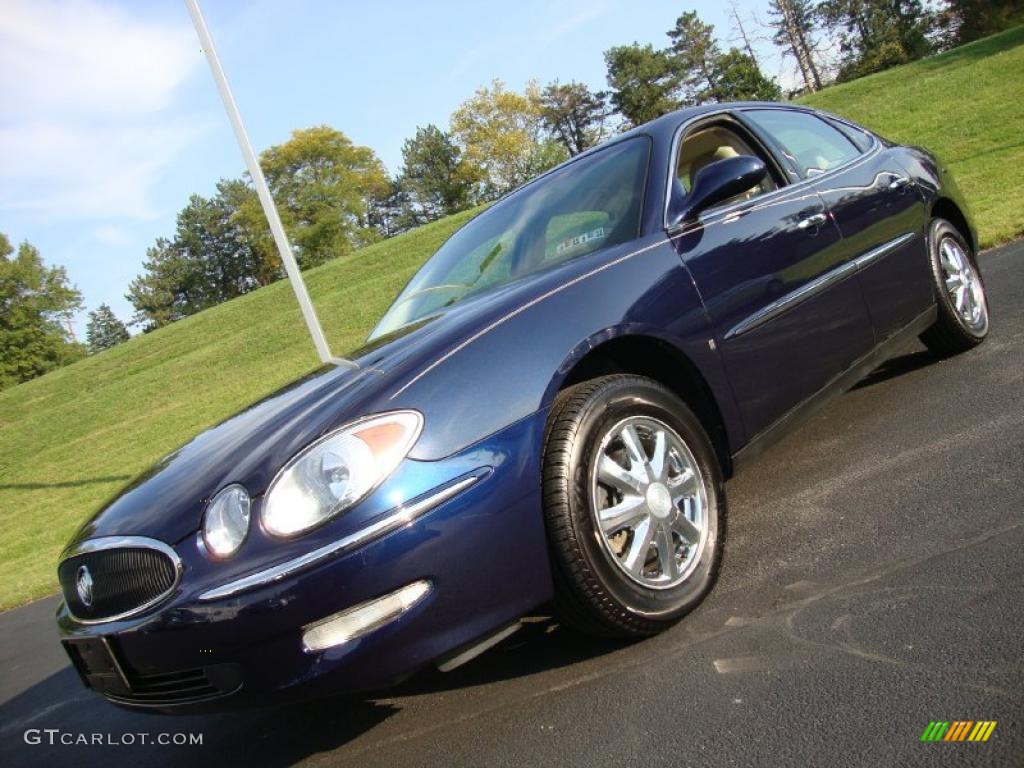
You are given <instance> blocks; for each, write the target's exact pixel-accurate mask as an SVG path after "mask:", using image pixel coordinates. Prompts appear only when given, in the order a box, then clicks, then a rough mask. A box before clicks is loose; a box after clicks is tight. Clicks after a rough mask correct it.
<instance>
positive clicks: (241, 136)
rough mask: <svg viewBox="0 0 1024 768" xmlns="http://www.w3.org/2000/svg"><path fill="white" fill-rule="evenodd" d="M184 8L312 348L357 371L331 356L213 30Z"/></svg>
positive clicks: (193, 6)
mask: <svg viewBox="0 0 1024 768" xmlns="http://www.w3.org/2000/svg"><path fill="white" fill-rule="evenodd" d="M185 5H186V6H188V12H189V14H190V15H191V16H192V24H193V25H194V26H195V28H196V34H198V35H199V42H200V44H201V45H202V46H203V53H205V54H206V61H207V62H208V63H209V65H210V71H211V72H213V79H214V81H215V82H216V83H217V91H218V92H219V93H220V98H221V101H223V102H224V109H225V110H226V111H227V113H228V119H229V120H230V121H231V127H232V128H233V129H234V131H235V138H236V139H237V140H238V146H239V148H240V149H241V150H242V156H243V157H244V158H245V165H246V168H247V169H248V171H249V176H250V177H251V178H252V183H253V186H255V187H256V194H257V196H258V197H259V199H260V203H261V204H262V206H263V213H264V214H265V215H266V217H267V223H268V224H270V231H271V232H272V233H273V235H274V242H275V243H277V251H278V253H279V254H280V255H281V261H282V262H284V270H285V272H286V273H287V274H288V280H289V282H290V283H291V284H292V290H293V291H295V299H296V300H297V301H298V302H299V309H301V310H302V317H303V319H304V320H305V321H306V327H307V328H308V329H309V335H310V336H311V337H312V339H313V346H314V347H316V352H317V354H318V355H319V356H320V360H321V362H324V363H332V364H334V365H337V366H341V367H343V368H358V367H359V366H358V365H356V364H355V363H354V362H352V361H351V360H346V359H345V358H343V357H334V356H333V355H332V354H331V349H330V347H329V346H328V345H327V339H326V337H325V336H324V329H323V328H322V327H321V326H320V320H319V318H318V317H317V316H316V310H315V309H314V308H313V303H312V302H311V301H310V299H309V291H307V290H306V283H305V282H304V281H303V279H302V273H301V272H300V270H299V265H298V264H297V263H296V261H295V256H294V254H292V247H291V245H290V244H289V242H288V235H287V234H286V233H285V231H284V226H283V225H282V224H281V217H280V216H279V215H278V213H277V206H276V205H274V198H272V197H271V196H270V188H269V187H267V180H266V179H265V178H263V169H262V168H260V164H259V161H258V160H257V159H256V154H255V153H254V152H253V150H252V144H250V143H249V136H248V134H246V132H245V126H244V125H243V124H242V116H241V114H239V112H238V106H237V105H236V104H235V98H234V96H232V95H231V88H230V87H228V79H227V77H226V76H225V74H224V68H223V67H222V66H221V65H220V59H219V58H217V51H216V49H215V48H214V47H213V38H212V37H210V30H209V29H207V27H206V21H205V20H204V19H203V14H202V11H200V10H199V3H198V0H185Z"/></svg>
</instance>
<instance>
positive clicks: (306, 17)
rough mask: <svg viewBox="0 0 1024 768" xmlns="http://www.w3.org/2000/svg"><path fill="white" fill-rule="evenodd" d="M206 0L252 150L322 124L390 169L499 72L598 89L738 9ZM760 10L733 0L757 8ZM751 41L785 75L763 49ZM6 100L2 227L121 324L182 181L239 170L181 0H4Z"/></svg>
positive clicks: (614, 3)
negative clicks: (419, 134) (685, 32)
mask: <svg viewBox="0 0 1024 768" xmlns="http://www.w3.org/2000/svg"><path fill="white" fill-rule="evenodd" d="M201 5H202V8H203V11H204V14H205V16H206V20H207V23H208V25H209V27H210V29H211V32H212V34H213V37H214V40H215V42H216V44H217V48H218V52H219V54H220V56H221V60H222V62H223V64H224V67H225V69H226V71H227V74H228V78H229V79H230V81H231V85H232V89H233V90H234V93H235V97H236V99H237V101H238V104H239V108H240V109H241V112H242V116H243V118H244V120H245V122H246V127H247V129H248V132H249V136H250V138H251V140H252V142H253V144H254V145H255V147H256V149H257V151H259V150H262V149H264V148H266V147H267V146H269V145H272V144H277V143H280V142H282V141H284V140H286V139H287V138H288V135H289V133H290V132H291V131H292V130H293V129H295V128H304V127H308V126H310V125H316V124H319V123H327V124H330V125H332V126H333V127H335V128H338V129H340V130H342V131H344V132H345V133H346V134H347V135H348V136H349V137H350V138H351V139H352V140H353V141H355V142H357V143H359V144H365V145H367V146H370V147H372V148H373V149H374V150H375V151H376V152H377V153H378V155H379V156H380V157H381V159H382V160H383V161H384V163H385V164H386V165H387V167H388V169H389V170H390V171H392V172H394V171H395V170H396V169H397V168H398V166H399V165H400V163H401V147H402V142H403V141H404V140H405V139H406V138H407V137H409V136H410V135H412V134H413V132H414V131H415V128H416V126H417V125H425V124H427V123H436V124H437V125H440V126H442V127H446V126H447V123H448V117H449V115H450V114H451V112H452V111H453V110H454V109H455V107H457V106H458V105H459V103H461V102H462V101H463V100H464V99H465V98H466V97H468V96H469V95H470V94H471V93H472V92H473V90H474V89H475V88H477V87H478V86H480V85H483V84H486V83H489V82H490V81H491V80H492V79H493V78H500V79H502V80H503V81H505V83H506V84H507V85H509V86H511V87H513V88H521V87H522V86H523V84H524V83H526V81H528V80H529V79H531V78H538V79H539V80H540V81H541V83H542V84H543V83H546V82H548V81H550V80H554V79H556V78H557V79H559V80H561V81H562V82H567V81H569V80H574V79H575V80H579V81H582V82H585V83H587V84H588V85H590V86H591V87H592V88H594V89H602V88H605V87H606V83H605V69H604V60H603V57H602V53H603V51H605V50H606V49H608V48H610V47H611V46H613V45H619V44H627V43H631V42H633V41H639V42H641V43H645V42H652V43H654V44H655V45H656V46H659V47H662V46H664V45H665V44H666V43H667V38H666V37H665V31H666V30H668V29H669V28H670V27H671V26H672V25H673V24H674V22H675V19H676V18H677V17H678V16H679V14H680V13H682V12H683V11H685V10H690V9H693V10H696V11H698V13H699V14H700V15H701V17H702V18H703V19H705V20H706V21H708V22H711V23H713V24H714V25H715V28H716V32H717V34H718V37H719V39H720V40H722V41H723V43H724V44H729V42H730V40H731V39H733V38H734V37H735V34H734V32H733V25H732V23H731V21H730V19H729V18H728V14H729V5H728V4H726V3H721V2H711V1H710V0H700V2H691V3H683V4H678V3H675V2H664V1H662V0H639V1H638V0H548V2H543V0H537V1H535V0H519V1H518V2H515V3H512V4H496V3H493V4H492V3H486V2H440V1H438V2H433V3H424V2H406V1H405V0H386V1H385V2H366V1H365V0H363V1H361V2H349V1H348V0H336V1H335V2H330V1H329V0H289V2H283V1H280V0H279V1H278V2H247V3H242V2H237V1H236V0H201ZM766 5H767V2H766V0H739V2H738V3H737V7H738V8H739V11H740V13H741V15H742V16H743V17H744V19H745V20H747V19H749V18H750V14H751V12H752V11H756V12H757V13H758V14H759V15H760V16H761V17H762V18H763V17H764V16H765V6H766ZM748 31H749V30H748ZM762 34H763V33H762ZM756 47H757V49H758V52H759V55H760V56H761V58H762V66H763V67H764V68H765V70H766V71H767V72H768V73H769V74H771V75H774V76H776V77H781V78H782V80H783V82H786V83H788V82H791V81H792V78H791V75H790V74H789V73H788V66H787V65H784V64H783V62H782V61H781V60H780V59H779V57H778V54H777V52H776V51H775V50H774V49H773V48H772V46H771V45H770V44H768V43H766V42H764V41H760V42H758V43H756ZM0 103H2V104H3V105H4V109H3V113H2V114H0V232H4V233H5V234H7V235H8V237H9V238H10V239H11V240H12V242H21V241H22V240H29V241H30V242H32V243H33V244H35V245H36V246H37V247H39V249H40V250H41V252H42V255H43V258H44V259H45V260H46V261H47V263H50V264H61V265H63V266H64V267H66V268H67V270H68V274H69V275H70V277H71V280H72V282H74V283H75V284H76V285H77V286H78V288H79V289H80V290H81V291H82V293H83V295H84V299H85V304H86V308H87V309H94V308H95V307H96V306H98V305H99V304H100V303H102V302H106V303H108V304H110V305H111V306H112V307H113V308H114V311H115V312H116V313H117V314H118V315H119V316H120V317H121V318H122V319H125V320H127V319H128V318H129V317H130V315H131V313H132V308H131V305H130V304H129V303H128V302H127V301H125V300H124V297H123V294H124V292H125V290H126V289H127V286H128V283H129V282H130V281H131V279H132V278H133V277H135V276H136V275H137V274H138V273H139V272H140V271H141V267H142V261H143V259H144V257H145V251H146V248H147V247H148V246H149V245H151V244H152V242H153V241H154V240H155V239H156V238H157V237H159V236H161V235H165V236H167V235H170V234H171V233H173V230H174V217H175V214H176V213H177V211H178V210H179V209H180V208H181V207H182V206H183V205H184V204H185V202H186V201H187V199H188V195H189V194H191V193H193V192H197V193H199V194H203V195H208V194H210V193H211V192H212V191H213V189H214V185H215V184H216V182H217V180H218V179H219V178H221V177H236V176H239V175H241V173H242V170H243V163H242V159H241V155H240V154H239V151H238V148H237V145H236V144H235V142H234V137H233V135H232V133H231V130H230V127H229V124H228V122H227V118H226V117H225V115H224V112H223V108H222V106H221V104H220V101H219V99H218V97H217V94H216V90H215V88H214V85H213V81H212V79H211V77H210V73H209V70H208V69H207V66H206V63H205V60H204V59H203V54H202V53H201V52H200V50H199V43H198V40H197V38H196V36H195V32H194V30H193V29H192V26H191V23H190V21H189V17H188V13H187V10H186V9H185V6H184V4H183V3H182V2H180V0H161V1H160V2H155V1H149V2H140V1H139V0H136V2H124V3H116V2H100V1H98V0H0ZM75 327H76V332H77V333H78V334H79V335H80V336H81V335H83V334H84V316H83V317H80V318H78V319H77V322H76V326H75Z"/></svg>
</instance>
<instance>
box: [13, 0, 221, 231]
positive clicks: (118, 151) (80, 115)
mask: <svg viewBox="0 0 1024 768" xmlns="http://www.w3.org/2000/svg"><path fill="white" fill-rule="evenodd" d="M129 8H131V6H129ZM139 8H141V6H139ZM201 62H202V57H201V55H200V54H199V43H198V41H197V40H196V38H195V33H194V32H193V31H192V30H191V28H190V26H189V24H188V19H187V16H186V15H185V14H184V13H182V14H180V16H178V17H177V18H176V19H175V20H174V21H173V22H166V21H154V20H148V19H139V18H135V17H134V16H132V15H129V13H128V12H126V11H125V10H122V9H121V8H117V7H112V6H101V5H99V4H97V3H95V2H87V1H85V0H69V1H68V2H53V1H52V0H33V1H31V2H25V1H24V0H14V2H7V3H5V5H4V8H3V12H2V14H0V72H3V78H2V79H0V101H2V103H3V104H4V111H3V116H2V117H0V158H2V161H0V190H2V191H0V207H2V208H4V209H7V210H12V211H33V212H36V213H38V214H41V215H45V216H48V217H52V218H69V217H70V218H75V217H99V218H119V217H133V218H145V217H149V216H152V215H154V211H153V210H152V206H151V203H150V192H151V190H152V188H153V186H154V184H156V183H157V182H158V180H159V179H160V178H161V175H162V173H163V171H164V170H166V168H167V166H168V165H169V164H170V162H171V161H172V160H173V157H174V155H175V154H176V153H178V152H180V151H181V150H182V149H183V148H184V147H185V146H186V145H187V144H189V143H190V142H191V141H193V140H194V139H195V138H196V137H197V136H198V135H200V134H201V133H202V132H203V131H204V130H205V128H206V127H207V126H206V125H205V124H204V123H203V122H200V121H196V120H194V119H189V118H188V117H186V116H180V117H177V118H175V117H169V116H168V115H167V114H166V112H167V109H168V107H170V106H171V105H172V104H173V100H174V98H175V96H176V94H177V91H178V90H179V88H180V87H181V85H182V84H183V83H184V81H185V80H186V79H187V78H188V77H189V75H190V74H191V73H192V71H193V69H194V68H195V67H196V66H197V65H198V64H200V63H201Z"/></svg>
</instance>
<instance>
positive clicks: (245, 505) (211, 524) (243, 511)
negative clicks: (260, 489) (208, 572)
mask: <svg viewBox="0 0 1024 768" xmlns="http://www.w3.org/2000/svg"><path fill="white" fill-rule="evenodd" d="M248 532H249V494H248V493H247V492H246V490H245V488H243V487H242V486H240V485H229V486H227V487H226V488H223V489H221V491H220V492H219V493H218V494H217V495H216V496H214V497H213V501H211V502H210V506H209V507H207V508H206V515H205V517H204V518H203V541H204V542H205V543H206V548H207V549H208V550H210V552H211V553H213V555H214V556H216V557H228V556H229V555H233V554H234V553H235V551H236V550H237V549H238V548H239V547H240V546H242V542H243V541H245V536H246V534H247V533H248Z"/></svg>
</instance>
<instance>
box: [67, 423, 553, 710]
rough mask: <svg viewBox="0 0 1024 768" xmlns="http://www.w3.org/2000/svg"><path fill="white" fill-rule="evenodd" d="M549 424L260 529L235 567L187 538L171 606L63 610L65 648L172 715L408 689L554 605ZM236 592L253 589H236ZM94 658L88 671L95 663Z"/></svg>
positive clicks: (118, 687)
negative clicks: (408, 681) (320, 515)
mask: <svg viewBox="0 0 1024 768" xmlns="http://www.w3.org/2000/svg"><path fill="white" fill-rule="evenodd" d="M542 429H543V418H542V417H541V416H540V415H539V414H538V415H535V416H533V417H530V418H527V419H524V420H523V421H521V422H518V423H516V424H514V425H512V426H510V427H508V428H506V429H505V430H503V431H502V432H499V433H497V434H496V435H493V436H491V437H490V438H487V439H486V440H484V441H483V442H481V443H479V444H477V445H476V446H473V447H471V448H469V449H467V450H466V451H463V452H461V453H460V454H457V455H455V456H452V457H449V458H448V459H444V460H441V461H436V462H416V461H411V460H407V461H406V462H405V463H404V464H403V466H402V467H401V468H400V469H399V471H397V472H396V473H395V474H394V475H393V476H392V478H390V479H389V480H388V482H386V483H385V484H384V485H382V486H381V487H380V488H378V489H377V490H376V491H375V492H374V493H373V494H372V495H371V497H370V498H368V499H367V500H366V501H365V502H364V503H363V504H361V505H360V507H359V509H358V510H353V511H352V512H351V513H349V514H348V515H344V516H342V518H340V519H338V520H336V521H332V523H330V524H328V525H327V526H324V528H323V529H321V530H319V531H316V532H314V533H313V534H310V535H309V536H306V537H300V539H298V540H296V541H293V542H288V543H287V544H282V543H281V542H274V541H269V540H266V541H264V540H263V539H264V538H265V537H264V536H263V535H262V534H261V533H258V532H257V531H256V530H255V529H254V531H253V532H252V533H251V534H250V537H249V540H247V541H246V543H245V544H244V545H243V547H242V549H241V550H240V552H239V554H238V555H237V556H236V557H235V558H233V559H232V560H231V561H229V562H227V563H214V562H212V561H210V559H209V558H208V557H206V555H205V554H204V553H203V551H202V545H201V542H200V541H199V539H198V537H197V536H195V535H191V536H189V537H187V538H186V539H183V540H182V541H180V542H178V543H177V544H176V545H175V550H176V552H177V553H178V555H179V556H180V557H181V560H182V562H183V564H184V574H183V576H182V578H181V582H180V584H179V586H178V589H177V591H176V593H175V594H174V595H172V597H171V598H170V599H169V600H167V601H165V602H164V603H162V604H161V605H159V606H158V607H157V608H155V609H153V610H150V611H149V612H147V613H145V614H142V615H140V616H135V617H132V618H130V619H126V620H121V621H116V622H107V623H103V624H92V625H86V624H82V623H80V622H77V621H76V620H75V619H74V618H73V617H72V616H71V615H70V614H69V613H68V611H67V608H66V606H64V605H63V604H61V606H60V607H59V609H58V613H57V623H58V628H59V631H60V636H61V639H62V640H63V641H64V642H65V645H66V646H68V647H69V653H70V654H71V656H72V659H73V660H75V661H76V667H77V668H78V669H79V671H80V672H81V673H83V676H85V677H86V678H87V684H89V685H90V686H91V687H93V688H97V689H98V690H100V692H101V693H103V694H104V695H105V696H107V698H108V699H110V700H111V701H114V702H115V703H118V704H121V705H124V706H131V707H137V708H148V709H156V710H160V711H177V712H181V711H197V710H211V709H219V708H228V707H237V706H244V705H249V704H256V703H263V702H265V701H268V700H277V699H282V698H292V697H295V698H303V697H312V696H319V695H328V694H336V693H347V692H357V691H366V690H374V689H379V688H383V687H386V686H388V685H391V684H393V683H396V682H399V681H400V680H402V679H404V678H405V677H408V676H409V675H410V674H412V673H414V672H415V671H417V670H418V669H420V668H422V667H424V666H427V665H429V664H431V663H432V662H435V661H436V660H438V659H439V658H442V657H444V656H445V655H446V654H449V653H450V652H452V651H453V650H455V649H458V648H460V647H462V646H464V645H467V644H469V643H470V642H472V641H473V640H475V639H476V638H479V637H481V636H483V635H486V634H488V633H489V632H491V631H493V630H494V629H496V628H498V627H500V626H502V625H504V624H507V623H508V622H510V621H512V620H514V619H516V618H518V617H520V616H522V615H523V614H525V613H527V612H528V611H530V610H531V609H533V608H535V607H536V606H538V605H540V604H541V603H544V602H545V601H547V600H549V599H550V597H551V594H552V585H551V574H550V568H549V564H548V559H547V548H546V544H545V535H544V526H543V517H542V515H541V508H540V488H539V477H540V459H539V455H538V450H537V447H538V446H539V445H540V438H541V431H540V430H542ZM467 477H477V478H478V480H477V481H476V482H472V483H468V484H466V485H465V487H464V488H460V490H459V492H458V493H455V494H451V495H449V496H448V497H446V498H443V499H442V500H441V502H440V503H439V504H437V505H436V506H433V507H432V508H430V509H429V510H428V511H426V512H424V513H423V514H422V515H420V516H418V517H416V518H415V519H413V520H412V521H411V522H408V523H405V524H403V525H401V526H390V527H384V528H382V529H381V530H380V531H379V532H378V533H379V535H377V536H374V537H372V538H370V539H367V540H365V542H364V541H361V540H358V538H357V537H356V534H358V533H359V532H360V531H364V530H366V529H367V528H370V527H372V526H374V525H376V524H379V523H381V521H383V520H385V519H387V518H388V516H389V515H393V513H394V512H395V510H396V509H401V508H402V507H400V506H398V505H396V501H397V502H404V501H407V500H416V499H423V498H429V497H430V496H431V495H432V494H434V493H436V492H438V491H440V490H443V489H445V488H450V487H452V486H454V485H455V484H456V483H458V482H459V481H460V480H464V479H465V478H467ZM406 508H407V507H406ZM354 537H356V538H354ZM346 539H351V540H356V541H357V545H356V546H352V547H340V548H338V549H337V551H334V552H330V551H329V552H328V554H327V555H326V556H323V557H319V558H317V559H315V560H313V561H312V562H310V563H307V564H304V565H303V567H301V568H298V569H291V570H288V569H285V570H286V571H287V572H285V573H284V574H283V575H280V576H277V577H276V578H274V579H271V580H266V579H260V580H256V583H246V581H245V580H246V578H247V577H251V576H252V575H253V574H262V573H266V572H273V571H274V568H275V567H276V566H280V565H281V564H285V563H289V562H292V561H295V560H298V559H301V558H302V556H303V554H309V553H310V552H313V551H317V550H330V549H331V547H332V543H337V542H339V541H342V540H346ZM424 580H425V581H428V582H429V583H430V587H431V588H430V590H429V592H428V593H427V594H426V595H425V596H424V597H423V599H422V600H420V601H418V602H417V603H416V604H415V605H413V606H411V607H410V609H409V610H407V611H405V612H403V613H402V614H401V615H399V616H398V617H397V618H395V619H394V620H392V621H389V622H388V623H386V624H384V625H383V626H380V627H379V628H377V629H375V630H374V631H372V632H370V633H369V634H365V635H363V636H361V637H358V638H355V639H352V640H349V641H348V642H345V643H343V644H341V645H337V646H334V647H331V648H327V649H325V650H322V651H315V652H310V651H308V650H306V649H305V648H304V647H303V641H302V634H303V628H304V627H307V626H308V625H310V624H314V623H316V622H319V621H321V620H322V619H324V618H325V617H328V616H331V615H332V614H336V613H338V612H339V611H343V610H345V609H347V608H350V607H351V606H354V605H358V604H360V603H364V602H367V601H370V600H374V599H376V598H378V597H381V596H383V595H386V594H389V593H391V592H393V591H395V590H397V589H400V588H402V587H404V586H406V585H409V584H412V583H415V582H419V581H424ZM228 584H235V585H237V584H242V585H243V588H242V589H236V590H226V591H225V590H223V587H224V586H225V585H228ZM219 591H220V592H221V593H222V594H218V592H219ZM225 592H226V593H225ZM104 649H106V652H107V653H104ZM90 654H92V656H91V659H92V662H91V664H90V663H89V659H87V658H83V657H86V656H89V655H90ZM107 654H109V655H107ZM104 666H106V667H109V669H106V670H104V669H103V667H104ZM98 675H100V676H98Z"/></svg>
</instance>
